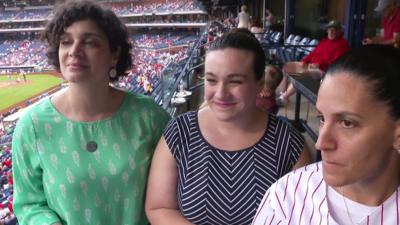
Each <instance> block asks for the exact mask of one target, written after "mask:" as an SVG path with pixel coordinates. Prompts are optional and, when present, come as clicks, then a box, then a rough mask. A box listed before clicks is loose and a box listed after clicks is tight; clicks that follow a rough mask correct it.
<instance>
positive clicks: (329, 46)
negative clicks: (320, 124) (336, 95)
mask: <svg viewBox="0 0 400 225" xmlns="http://www.w3.org/2000/svg"><path fill="white" fill-rule="evenodd" d="M325 28H326V32H327V34H328V35H327V37H326V38H325V39H323V40H321V41H320V42H319V43H318V45H317V46H316V47H315V49H314V50H313V51H312V52H310V54H308V55H307V56H306V57H304V59H303V60H302V61H301V63H302V67H304V68H306V69H320V70H321V71H322V72H324V71H326V70H327V69H328V67H329V65H331V64H332V63H333V62H334V61H335V60H336V59H338V58H339V57H340V56H341V55H343V54H344V53H346V52H347V51H349V49H350V47H349V43H348V42H347V40H346V39H344V38H343V31H342V29H343V28H342V24H341V23H340V21H338V20H331V21H330V22H329V23H328V24H327V25H326V26H325ZM286 84H287V78H285V81H284V84H283V85H282V86H283V90H282V93H281V96H280V101H281V102H283V103H285V102H287V100H288V99H289V97H290V96H292V95H293V94H294V93H295V92H296V90H295V88H294V87H293V85H292V84H289V85H288V86H286ZM285 86H286V87H285Z"/></svg>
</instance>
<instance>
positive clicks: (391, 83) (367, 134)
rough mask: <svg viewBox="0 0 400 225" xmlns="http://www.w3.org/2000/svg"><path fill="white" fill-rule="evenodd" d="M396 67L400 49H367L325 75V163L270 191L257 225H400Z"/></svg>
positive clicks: (399, 79) (320, 103) (321, 143)
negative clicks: (292, 223) (292, 224)
mask: <svg viewBox="0 0 400 225" xmlns="http://www.w3.org/2000/svg"><path fill="white" fill-rule="evenodd" d="M399 60H400V51H399V50H398V49H394V48H392V47H389V46H366V47H363V48H360V49H354V50H351V51H350V52H349V53H348V54H346V55H344V56H343V57H341V58H340V59H339V60H338V61H337V62H336V63H334V64H333V65H332V66H331V67H330V68H329V69H328V71H327V74H326V77H325V79H324V80H323V82H322V84H321V87H320V89H319V93H318V100H317V104H316V107H317V109H318V111H319V113H320V115H319V118H320V131H319V137H318V141H317V143H316V148H317V149H319V150H320V151H321V152H322V153H321V155H322V162H319V163H316V164H314V165H310V166H307V167H305V168H303V169H299V170H297V171H294V172H292V173H290V174H288V175H286V177H283V178H281V179H280V180H278V181H277V182H276V183H275V184H273V185H272V186H271V188H270V189H269V190H268V192H267V193H266V194H265V197H264V199H263V201H262V203H261V207H260V208H259V210H258V212H257V215H256V217H255V219H254V224H266V223H267V224H291V223H290V222H291V221H296V222H294V223H295V224H340V225H352V224H383V225H392V224H399V221H400V211H399V208H398V207H399V204H400V202H399V198H400V156H399V154H400V92H399V91H398V87H399V86H400V76H399V73H400V65H399V63H398V62H399ZM338 90H341V91H338ZM349 93H351V94H350V95H349ZM299 184H301V185H299ZM286 190H294V191H290V192H287V191H286ZM316 209H318V210H316Z"/></svg>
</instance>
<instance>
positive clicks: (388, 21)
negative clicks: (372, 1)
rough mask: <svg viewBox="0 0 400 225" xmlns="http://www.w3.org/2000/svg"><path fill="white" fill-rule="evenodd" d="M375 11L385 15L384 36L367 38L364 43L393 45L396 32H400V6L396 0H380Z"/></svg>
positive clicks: (383, 18)
mask: <svg viewBox="0 0 400 225" xmlns="http://www.w3.org/2000/svg"><path fill="white" fill-rule="evenodd" d="M375 11H376V12H378V13H381V14H382V15H383V17H382V28H383V37H382V36H376V37H372V38H365V39H364V40H363V44H364V45H365V44H383V45H393V44H394V42H395V40H394V33H400V7H399V6H397V4H396V0H380V1H379V3H378V6H377V7H376V8H375Z"/></svg>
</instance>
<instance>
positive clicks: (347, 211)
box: [340, 187, 356, 225]
mask: <svg viewBox="0 0 400 225" xmlns="http://www.w3.org/2000/svg"><path fill="white" fill-rule="evenodd" d="M340 194H341V195H342V199H343V203H344V206H345V207H346V213H347V217H348V218H349V220H350V222H351V224H353V225H356V223H354V221H353V218H352V217H351V215H350V211H349V207H348V206H347V202H346V199H345V198H344V195H343V187H340Z"/></svg>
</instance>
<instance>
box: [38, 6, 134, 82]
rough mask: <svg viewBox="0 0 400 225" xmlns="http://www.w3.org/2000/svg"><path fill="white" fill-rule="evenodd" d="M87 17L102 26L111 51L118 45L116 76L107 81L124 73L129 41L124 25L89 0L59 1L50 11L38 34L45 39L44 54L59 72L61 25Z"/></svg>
mask: <svg viewBox="0 0 400 225" xmlns="http://www.w3.org/2000/svg"><path fill="white" fill-rule="evenodd" d="M86 19H90V20H92V21H93V22H95V23H96V24H97V25H98V26H99V28H100V30H102V31H103V32H104V33H105V35H106V37H107V39H108V43H109V46H110V50H111V52H116V51H117V50H118V48H119V49H120V51H121V52H120V55H119V58H118V62H117V65H116V70H117V76H116V77H115V78H111V77H110V79H111V81H114V80H117V79H118V78H119V77H120V76H125V75H126V74H127V71H128V70H129V69H131V67H132V58H131V55H130V50H131V49H132V45H131V44H130V42H129V37H128V31H127V29H126V27H125V25H124V24H123V23H122V22H121V21H120V20H119V19H118V17H117V16H116V15H115V14H114V12H112V11H111V10H110V9H105V8H103V7H101V6H100V5H99V4H97V3H96V2H94V1H91V0H72V1H67V2H66V3H64V4H60V5H59V6H58V7H57V8H56V10H55V13H54V17H53V18H52V19H51V20H50V21H49V22H48V23H47V25H46V28H45V30H44V31H43V34H42V40H44V41H46V42H47V43H48V45H49V46H48V49H47V54H46V55H47V58H48V61H49V63H50V64H51V65H53V66H55V68H56V69H57V71H58V72H60V59H59V57H58V51H59V45H60V37H61V36H62V35H63V34H64V32H65V29H67V28H68V27H69V26H71V25H72V24H73V23H75V22H77V21H81V20H86Z"/></svg>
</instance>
